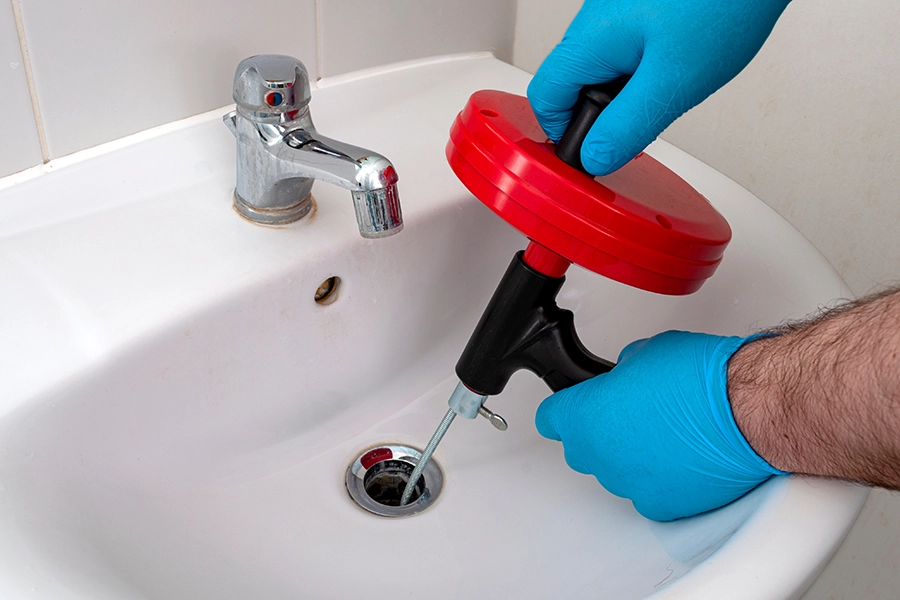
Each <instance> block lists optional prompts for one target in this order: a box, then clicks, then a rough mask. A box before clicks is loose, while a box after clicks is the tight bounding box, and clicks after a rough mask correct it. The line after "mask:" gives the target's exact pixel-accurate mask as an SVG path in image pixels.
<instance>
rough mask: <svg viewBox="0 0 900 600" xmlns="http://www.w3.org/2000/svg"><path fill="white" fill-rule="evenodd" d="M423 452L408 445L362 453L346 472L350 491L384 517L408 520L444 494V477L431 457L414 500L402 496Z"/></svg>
mask: <svg viewBox="0 0 900 600" xmlns="http://www.w3.org/2000/svg"><path fill="white" fill-rule="evenodd" d="M421 456H422V452H421V451H419V450H416V449H415V448H410V447H409V446H400V445H397V444H385V445H383V446H377V447H375V448H372V449H370V450H367V451H365V452H363V453H362V454H361V455H360V456H359V457H357V459H356V460H354V461H353V463H352V464H351V465H350V467H349V468H348V469H347V491H348V492H350V497H351V498H353V500H355V501H356V503H357V504H359V505H360V506H361V507H363V508H364V509H366V510H367V511H369V512H371V513H375V514H376V515H380V516H382V517H406V516H409V515H414V514H416V513H420V512H422V511H423V510H425V509H426V508H428V507H429V506H431V505H432V504H433V503H434V501H435V500H436V499H437V497H438V495H440V493H441V488H442V487H443V486H444V476H443V474H442V473H441V469H440V467H438V465H437V463H436V462H435V461H434V459H433V458H432V459H431V460H430V461H428V464H427V465H425V470H424V471H423V472H422V478H421V479H419V482H418V483H417V484H416V489H415V491H413V495H412V498H411V499H410V501H409V503H408V504H407V505H406V506H400V497H401V496H403V490H404V489H405V488H406V482H407V481H409V476H410V474H411V473H412V472H413V469H415V468H416V465H417V464H418V463H419V458H420V457H421Z"/></svg>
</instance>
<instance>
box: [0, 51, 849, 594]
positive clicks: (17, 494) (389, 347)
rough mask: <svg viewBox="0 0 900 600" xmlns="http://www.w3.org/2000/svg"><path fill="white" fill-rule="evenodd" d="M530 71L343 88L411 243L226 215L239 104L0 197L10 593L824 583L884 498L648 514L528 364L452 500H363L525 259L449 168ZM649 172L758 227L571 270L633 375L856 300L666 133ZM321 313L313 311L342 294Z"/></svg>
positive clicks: (348, 82)
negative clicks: (471, 131) (364, 455)
mask: <svg viewBox="0 0 900 600" xmlns="http://www.w3.org/2000/svg"><path fill="white" fill-rule="evenodd" d="M528 79H529V76H528V75H527V74H526V73H524V72H522V71H519V70H517V69H515V68H513V67H511V66H509V65H506V64H504V63H502V62H500V61H498V60H496V59H494V58H491V57H490V56H486V55H480V54H476V55H465V56H451V57H441V58H436V59H430V60H424V61H418V62H414V63H407V64H399V65H392V66H388V67H383V68H379V69H375V70H370V71H365V72H359V73H355V74H351V75H348V76H341V77H340V78H333V79H330V80H323V81H321V82H319V84H318V89H314V91H313V105H314V106H313V112H314V113H315V114H316V125H317V126H318V128H319V129H320V130H321V131H323V132H326V133H328V134H329V135H333V136H335V137H338V138H339V139H346V140H347V141H348V142H350V143H353V144H357V145H360V146H364V147H369V148H373V149H375V150H377V151H378V152H381V153H383V154H384V155H386V156H388V157H389V158H390V159H391V160H392V161H393V162H394V164H395V165H396V167H397V172H398V173H399V175H400V191H401V197H402V202H403V211H404V217H405V229H404V231H403V232H402V233H400V234H399V235H396V236H393V237H390V238H387V239H383V240H375V241H373V240H365V239H362V238H361V237H360V236H359V234H358V233H357V225H356V220H355V217H354V213H353V205H352V202H351V199H350V197H349V194H348V193H347V192H346V191H345V190H342V189H339V188H336V187H334V186H329V185H327V184H323V183H320V182H317V183H316V185H315V187H314V189H313V195H314V197H315V200H316V209H315V212H314V213H313V214H312V216H311V217H309V218H307V219H304V220H303V221H301V222H298V223H295V224H292V225H290V226H286V227H282V228H266V227H260V226H257V225H253V224H250V223H248V222H246V221H244V220H242V219H241V218H240V217H238V216H237V215H236V214H235V213H234V212H233V211H232V209H231V193H232V189H233V187H234V142H233V139H232V137H231V134H230V132H229V131H228V130H227V129H226V128H225V127H224V126H223V125H222V123H221V115H222V114H224V113H225V112H226V111H227V110H228V108H223V109H222V110H219V111H214V112H213V113H209V114H206V115H200V116H198V117H195V118H192V119H189V120H188V121H186V122H183V123H179V124H174V125H171V126H167V127H165V128H162V129H161V130H156V131H151V132H146V133H145V134H141V135H139V136H137V137H135V138H132V139H129V140H125V141H123V142H119V143H117V144H115V145H113V146H108V147H103V148H99V149H95V150H94V151H91V152H90V153H89V154H85V155H78V156H76V157H73V158H70V159H68V160H67V161H64V162H61V163H56V164H54V163H51V165H50V166H49V167H45V168H43V169H40V170H38V172H32V173H29V174H25V175H21V176H17V177H16V178H15V179H7V180H6V181H5V182H3V189H2V190H0V211H3V214H4V219H3V221H2V223H0V281H2V282H3V293H2V294H0V315H3V316H2V318H0V339H3V340H4V342H3V344H0V380H2V381H3V394H2V398H0V514H2V518H0V596H2V597H3V598H47V599H50V598H52V599H62V598H66V599H71V598H84V599H92V600H104V599H113V598H115V599H117V600H123V599H139V598H140V599H157V598H159V599H181V598H184V599H191V600H201V599H207V598H209V599H216V600H225V599H232V598H234V599H246V598H266V599H272V600H275V599H281V598H285V599H286V598H291V599H293V598H352V597H366V598H377V599H382V598H383V599H388V598H391V599H392V598H404V597H412V596H425V597H434V598H506V597H510V598H548V597H558V598H600V597H604V598H640V597H645V596H648V595H654V594H655V596H654V597H657V598H692V599H697V598H710V599H712V598H723V597H728V598H739V597H752V598H790V597H796V596H798V595H800V594H801V593H802V591H803V590H804V589H805V588H806V587H807V586H808V585H809V584H810V583H811V582H812V581H813V579H814V578H815V577H816V575H817V574H818V573H819V571H820V570H821V569H822V568H823V567H824V565H825V563H826V562H827V561H828V559H829V558H830V556H831V555H832V554H833V552H834V551H835V549H836V548H837V546H838V545H839V544H840V542H841V541H842V540H843V537H844V535H845V534H846V532H847V530H848V528H849V527H850V525H851V524H852V523H853V521H854V519H855V518H856V515H857V513H858V511H859V509H860V507H861V504H862V502H863V500H864V499H865V496H866V493H867V492H866V490H865V489H864V488H861V487H858V486H854V485H850V484H846V483H841V482H835V481H826V480H821V479H813V478H804V477H790V478H775V479H772V480H770V481H769V482H768V483H766V484H764V485H763V486H761V487H760V488H758V489H757V490H756V491H754V492H753V493H751V494H749V495H748V496H746V497H744V498H743V499H741V500H739V501H737V502H735V503H733V504H731V505H729V506H727V507H725V508H723V509H721V510H718V511H714V512H712V513H709V514H705V515H702V516H699V517H695V518H692V519H685V520H681V521H676V522H672V523H655V522H651V521H648V520H646V519H644V518H642V517H640V516H639V515H638V514H637V513H636V512H635V511H634V509H633V507H632V506H631V503H630V502H628V501H627V500H623V499H621V498H616V497H614V496H611V495H610V494H608V493H607V492H605V491H604V490H603V489H602V488H601V487H600V486H599V485H598V484H597V482H596V480H594V479H593V478H592V477H588V476H584V475H580V474H578V473H575V472H574V471H571V470H569V469H568V468H567V467H566V465H565V462H564V459H563V452H562V448H561V446H560V445H559V444H558V443H555V442H551V441H548V440H545V439H543V438H541V437H540V436H539V435H538V434H537V433H536V431H535V429H534V425H533V418H534V412H535V410H536V408H537V406H538V404H539V402H540V401H541V400H542V399H543V398H544V397H545V396H546V395H547V394H548V390H547V389H546V388H545V387H544V384H543V383H541V382H540V381H539V380H538V379H537V378H536V377H534V376H533V375H531V374H530V373H525V372H521V373H518V374H517V375H515V376H514V377H513V379H512V381H511V382H510V385H509V386H508V387H507V389H506V391H505V392H504V393H503V394H502V395H500V396H498V397H496V398H492V399H490V400H489V402H488V404H489V406H490V407H491V409H492V410H495V411H497V412H498V413H500V414H502V415H503V416H504V417H505V418H506V420H507V421H508V422H509V430H508V431H505V432H498V431H496V430H495V429H493V428H492V427H490V426H489V424H488V423H487V421H485V420H481V419H479V420H477V421H466V420H462V419H458V420H457V422H456V423H455V424H454V425H453V427H452V428H451V429H450V432H449V433H448V434H447V437H446V438H445V439H444V441H443V442H442V444H441V446H440V447H439V448H438V451H437V453H436V455H435V458H436V460H437V462H438V464H439V465H440V468H441V470H442V473H443V491H442V493H441V495H440V497H438V498H437V499H436V501H435V502H434V504H433V505H432V506H431V507H430V508H428V509H427V510H425V511H423V512H421V513H419V514H416V515H414V516H410V517H405V518H394V519H389V518H383V517H379V516H375V515H373V514H370V513H368V512H366V511H364V510H362V509H361V508H360V507H358V506H357V505H356V504H354V502H353V500H352V499H351V498H350V496H349V495H348V493H347V489H346V488H345V474H346V472H347V469H348V466H349V465H350V464H351V462H352V461H353V460H354V458H355V457H357V456H358V455H359V454H360V453H361V452H364V451H366V450H367V449H369V448H373V447H378V446H379V445H383V444H386V443H391V444H401V445H405V446H412V447H417V448H420V449H421V448H422V446H423V445H424V444H425V442H427V440H428V437H429V436H430V435H431V433H432V431H433V430H434V427H435V426H436V425H437V423H438V421H439V420H440V418H441V417H442V415H443V414H444V413H445V411H446V410H447V406H446V400H447V397H448V396H449V395H450V393H451V392H452V390H453V387H454V384H455V380H454V378H453V367H454V365H455V363H456V359H457V358H458V356H459V354H460V352H461V351H462V349H463V347H464V345H465V343H466V340H467V338H468V335H469V334H470V333H471V332H472V330H473V328H474V326H475V324H476V322H477V320H478V318H479V316H480V313H481V311H482V310H483V308H484V307H485V305H486V304H487V301H488V299H489V297H490V295H491V293H492V292H493V289H494V287H495V286H496V284H497V282H498V281H499V279H500V277H501V275H502V274H503V272H504V271H505V268H506V265H507V264H508V262H509V260H510V259H511V257H512V256H513V254H514V253H515V252H516V251H517V250H520V249H522V248H524V246H525V243H526V240H525V239H524V238H523V237H522V236H521V235H520V234H519V233H517V232H516V231H514V230H513V229H512V228H510V227H509V226H508V225H507V224H506V223H504V222H503V221H501V220H500V219H499V218H497V217H495V216H494V215H493V214H492V213H491V212H490V211H489V210H488V209H486V208H485V207H483V206H482V205H481V204H480V203H479V202H478V201H477V200H475V199H474V198H473V197H472V196H471V195H470V194H468V192H466V191H465V189H464V188H463V186H462V185H461V184H460V183H459V182H458V180H457V179H456V178H455V176H454V175H453V174H452V172H451V171H450V168H449V167H448V166H447V164H446V161H445V159H444V145H445V143H446V140H447V131H448V128H449V125H450V123H451V121H452V119H453V117H454V116H455V114H456V112H457V111H459V110H460V109H461V108H462V106H463V105H464V104H465V101H466V99H467V98H468V96H469V94H471V93H472V92H473V91H475V90H478V89H483V88H495V89H502V90H506V91H510V92H515V93H520V94H521V93H524V90H525V87H526V85H527V83H528ZM648 152H649V154H651V155H652V156H654V157H655V158H657V159H658V160H660V161H661V162H663V163H664V164H666V165H668V166H669V167H670V168H671V169H672V170H674V171H675V172H676V173H678V174H679V175H681V176H682V177H683V178H684V179H685V180H687V181H688V182H689V183H691V184H692V185H693V186H694V187H695V188H696V189H697V190H698V191H700V192H701V193H702V194H704V195H705V196H706V197H707V198H708V199H709V200H710V201H711V202H712V203H713V204H714V205H715V206H716V208H717V209H718V210H719V211H720V212H721V213H722V214H723V215H724V216H725V217H726V218H727V219H728V220H729V222H730V224H731V226H732V229H733V232H734V237H733V240H732V242H731V244H730V246H729V248H728V250H727V251H726V254H725V259H724V261H723V262H722V264H721V266H720V267H719V270H718V271H717V273H716V275H715V276H714V277H713V278H712V279H710V280H709V281H708V282H707V283H706V284H705V285H704V287H703V288H702V289H701V290H700V291H699V292H697V293H695V294H692V295H690V296H685V297H666V296H660V295H656V294H652V293H648V292H643V291H640V290H637V289H634V288H631V287H628V286H625V285H623V284H620V283H616V282H613V281H611V280H608V279H605V278H603V277H600V276H598V275H595V274H593V273H590V272H587V271H584V270H581V269H579V268H577V267H573V268H572V269H570V270H569V274H568V279H567V282H566V284H565V286H564V287H563V290H562V292H561V294H560V296H559V304H560V305H561V306H563V307H565V308H569V309H571V310H573V311H574V312H575V315H576V324H577V326H578V330H579V335H580V337H581V338H582V340H583V341H584V342H585V345H586V346H587V347H588V348H590V349H591V351H592V352H594V353H595V354H597V355H599V356H602V357H605V358H609V359H614V358H615V357H616V356H617V355H618V351H619V350H620V349H621V348H622V347H623V346H624V345H625V344H627V343H628V342H630V341H632V340H634V339H636V338H639V337H645V336H649V335H652V334H654V333H657V332H659V331H663V330H666V329H673V328H678V329H687V330H701V331H708V332H711V333H718V334H739V335H743V334H747V333H749V332H751V331H753V330H754V328H759V327H764V326H767V325H773V324H777V323H778V322H780V321H782V320H783V319H785V318H789V317H800V316H803V315H805V314H807V313H809V312H811V311H813V310H815V309H816V308H817V306H819V305H820V304H822V303H826V302H828V301H830V300H832V299H834V298H838V297H849V295H850V292H849V290H848V289H847V288H846V286H845V285H844V284H843V282H842V281H841V280H840V278H839V277H838V276H837V274H836V273H835V271H834V270H833V269H832V268H831V267H830V266H829V265H828V263H827V262H826V261H825V260H824V258H823V257H822V256H821V255H820V254H819V253H818V252H817V251H816V250H815V248H814V247H813V246H812V245H811V244H810V243H809V242H807V241H806V240H805V239H804V238H803V237H802V236H801V235H800V234H799V233H797V232H796V231H795V230H794V229H792V228H791V227H790V226H789V225H788V224H787V223H786V222H785V221H784V220H783V219H781V218H780V217H779V216H777V215H776V214H775V213H774V212H773V211H771V210H770V209H768V208H767V207H766V206H765V205H764V204H763V203H762V202H760V201H759V200H758V199H756V198H755V197H754V196H752V195H751V194H750V193H749V192H747V191H746V190H744V189H742V188H741V187H739V186H738V185H737V184H735V183H734V182H732V181H730V180H729V179H727V178H726V177H724V176H723V175H721V174H719V173H717V172H716V171H714V170H712V169H711V168H709V167H708V166H706V165H704V164H702V163H700V162H699V161H697V160H696V159H694V158H692V157H690V156H688V155H687V154H685V153H683V152H681V151H680V150H678V149H677V148H675V147H673V146H671V145H668V144H667V143H665V142H663V141H657V142H655V143H654V144H653V145H652V146H651V147H650V148H649V150H648ZM332 277H335V278H338V279H339V281H337V280H332V281H337V286H336V288H337V289H336V290H335V291H334V293H333V295H332V296H330V297H329V298H328V299H327V301H325V302H322V303H320V302H317V301H316V298H315V297H316V292H317V290H318V289H319V288H320V285H321V284H322V283H323V282H325V281H327V280H329V278H332Z"/></svg>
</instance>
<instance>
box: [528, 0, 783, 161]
mask: <svg viewBox="0 0 900 600" xmlns="http://www.w3.org/2000/svg"><path fill="white" fill-rule="evenodd" d="M788 2H789V0H640V1H636V0H586V1H585V3H584V5H583V6H582V8H581V10H580V11H579V13H578V14H577V15H576V17H575V19H574V20H573V21H572V24H571V25H570V26H569V29H568V31H566V34H565V36H564V37H563V39H562V42H560V44H559V45H557V46H556V48H555V49H554V50H553V51H552V52H551V53H550V55H549V56H548V57H547V58H546V59H545V60H544V62H543V64H542V65H541V67H540V68H539V69H538V71H537V73H536V74H535V76H534V79H532V81H531V84H530V85H529V86H528V99H529V100H530V101H531V106H532V108H533V109H534V113H535V115H536V116H537V119H538V122H539V123H540V124H541V126H542V127H543V128H544V131H545V132H546V133H547V136H548V137H549V138H550V139H552V140H554V141H559V139H560V138H561V137H562V134H563V133H564V132H565V129H566V126H567V125H568V123H569V120H570V118H571V114H572V107H573V106H574V104H575V101H576V99H577V97H578V91H579V90H580V89H581V88H582V87H583V86H585V85H589V84H593V83H603V82H607V81H612V80H614V79H617V78H619V77H621V76H622V75H631V74H633V77H632V78H631V81H630V82H629V83H628V85H626V86H625V89H623V90H622V92H621V93H620V94H619V95H618V96H617V97H616V99H615V100H613V102H612V103H611V104H610V105H609V107H608V108H607V109H606V110H605V111H604V112H603V113H602V114H601V115H600V117H599V118H598V119H597V122H596V123H595V124H594V127H593V128H592V129H591V131H590V133H589V134H588V136H587V138H586V139H585V142H584V145H583V146H582V150H581V160H582V163H583V164H584V167H585V168H586V169H587V170H588V171H589V172H590V173H593V174H594V175H606V174H608V173H611V172H613V171H615V170H616V169H618V168H619V167H621V166H622V165H624V164H625V163H626V162H628V161H629V160H631V159H632V158H633V157H634V156H635V155H637V154H638V153H639V152H641V151H642V150H643V149H644V148H646V147H647V145H648V144H650V142H652V141H653V140H654V139H655V138H656V137H657V136H658V135H659V134H660V133H662V131H663V130H664V129H665V128H666V127H668V126H669V124H671V123H672V121H674V120H675V119H677V118H678V117H680V116H681V115H682V114H684V113H685V112H686V111H688V110H689V109H691V108H693V107H694V106H696V105H697V104H699V103H700V102H702V101H703V100H704V99H706V97H707V96H709V95H710V94H712V93H713V92H715V91H716V90H717V89H719V88H720V87H722V86H723V85H725V84H726V83H728V82H729V81H730V80H731V79H732V78H733V77H734V76H735V75H737V74H738V73H739V72H740V71H741V70H742V69H743V68H744V67H745V66H746V65H747V63H749V62H750V60H751V59H752V58H753V57H754V56H755V55H756V53H757V52H758V51H759V49H760V48H761V47H762V45H763V42H765V40H766V38H767V37H768V36H769V33H770V32H771V31H772V28H773V27H774V26H775V22H776V21H777V20H778V17H779V16H780V15H781V13H782V12H783V11H784V9H785V7H786V6H787V4H788Z"/></svg>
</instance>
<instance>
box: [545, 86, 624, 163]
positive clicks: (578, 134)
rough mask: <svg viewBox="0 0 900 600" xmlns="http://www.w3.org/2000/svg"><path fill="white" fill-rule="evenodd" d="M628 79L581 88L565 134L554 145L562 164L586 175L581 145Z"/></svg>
mask: <svg viewBox="0 0 900 600" xmlns="http://www.w3.org/2000/svg"><path fill="white" fill-rule="evenodd" d="M630 79H631V76H625V77H620V78H619V79H616V80H614V81H609V82H607V83H596V84H594V85H586V86H584V87H583V88H581V92H579V94H578V101H577V102H576V103H575V107H574V108H573V109H572V120H571V121H569V126H568V128H566V132H565V133H564V134H563V136H562V138H561V139H560V140H559V143H558V144H557V145H556V156H558V157H559V158H560V159H561V160H562V161H563V162H564V163H566V164H567V165H569V166H572V167H575V168H576V169H578V170H579V171H583V172H585V173H587V171H585V169H584V165H583V164H581V145H582V144H583V143H584V138H585V137H586V136H587V134H588V132H589V131H590V130H591V127H592V126H593V125H594V121H596V120H597V117H599V116H600V113H602V112H603V109H604V108H606V107H607V106H608V105H609V103H610V102H612V101H613V98H615V97H616V96H618V95H619V92H621V91H622V88H624V87H625V84H627V83H628V81H629V80H630Z"/></svg>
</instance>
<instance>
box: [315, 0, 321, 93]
mask: <svg viewBox="0 0 900 600" xmlns="http://www.w3.org/2000/svg"><path fill="white" fill-rule="evenodd" d="M321 3H322V0H316V1H315V5H314V6H315V14H316V80H319V79H322V8H321V6H320V5H321Z"/></svg>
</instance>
